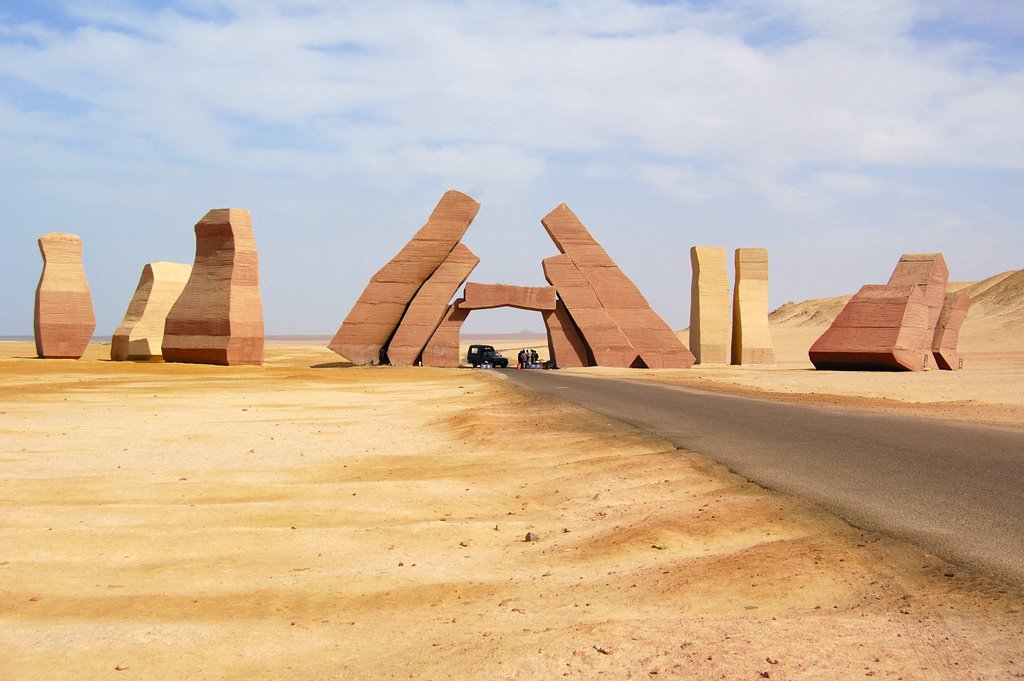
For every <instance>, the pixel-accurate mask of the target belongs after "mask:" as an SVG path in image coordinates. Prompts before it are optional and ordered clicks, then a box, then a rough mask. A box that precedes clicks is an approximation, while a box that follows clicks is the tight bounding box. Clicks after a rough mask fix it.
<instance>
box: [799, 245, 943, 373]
mask: <svg viewBox="0 0 1024 681" xmlns="http://www.w3.org/2000/svg"><path fill="white" fill-rule="evenodd" d="M948 278H949V270H948V269H947V268H946V260H945V258H943V257H942V254H941V253H907V254H904V255H903V256H901V257H900V261H899V263H897V265H896V269H895V270H893V273H892V276H891V277H889V283H888V284H887V285H885V286H865V287H863V288H862V289H861V290H860V292H858V293H857V295H855V296H854V297H853V298H852V299H851V300H850V302H849V303H847V305H846V307H845V308H844V309H843V311H842V312H840V313H839V316H838V317H836V320H835V321H834V322H833V323H832V326H830V327H829V328H828V329H827V330H826V331H825V333H824V334H822V336H821V338H819V339H818V340H817V341H815V342H814V345H812V346H811V350H810V353H809V354H810V357H811V362H812V363H813V364H814V366H815V367H817V368H819V369H876V370H886V369H889V370H905V371H921V370H922V369H924V368H925V367H927V366H928V365H929V358H931V357H932V356H933V341H934V339H935V328H936V324H937V322H938V320H939V315H940V314H941V312H942V307H943V303H944V302H945V297H946V296H945V292H946V282H947V279H948ZM954 343H955V341H954Z"/></svg>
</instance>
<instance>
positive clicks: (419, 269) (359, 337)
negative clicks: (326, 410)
mask: <svg viewBox="0 0 1024 681" xmlns="http://www.w3.org/2000/svg"><path fill="white" fill-rule="evenodd" d="M479 210H480V204H479V203H477V202H476V201H474V200H473V199H471V198H470V197H468V196H466V195H465V194H463V193H461V192H457V191H449V192H446V193H445V195H444V196H442V197H441V200H440V201H439V202H438V203H437V206H436V207H435V208H434V211H433V212H432V213H431V214H430V217H429V218H428V219H427V223H426V224H425V225H423V227H421V228H420V229H419V231H417V232H416V234H415V235H413V237H412V239H411V240H410V241H409V243H408V244H406V245H405V247H404V248H402V250H401V251H399V252H398V254H397V255H396V256H395V257H394V258H392V259H391V260H390V261H389V262H388V263H387V264H386V265H384V267H382V268H381V269H380V270H378V272H377V273H376V274H375V275H374V276H373V277H372V278H371V279H370V283H369V284H367V286H366V288H365V289H364V290H363V293H362V295H360V296H359V300H357V301H356V304H355V305H354V306H353V308H352V310H351V311H350V312H349V313H348V316H347V317H345V321H344V322H342V324H341V327H340V328H339V329H338V332H337V333H336V334H335V335H334V338H333V339H332V340H331V342H330V344H328V346H327V347H329V348H330V349H331V350H333V351H334V352H336V353H338V354H339V355H341V356H342V357H344V358H346V359H347V360H349V361H350V362H353V363H354V364H374V363H376V362H378V361H379V360H380V355H381V349H382V348H384V345H385V343H387V341H388V339H389V338H391V335H392V333H394V331H395V329H396V328H397V327H398V324H399V322H400V321H401V319H402V315H404V314H405V310H406V307H407V306H408V305H409V303H410V301H412V299H413V297H414V296H415V295H416V292H417V291H418V290H419V289H420V286H422V285H423V282H425V281H426V280H427V279H428V278H430V275H431V274H433V273H434V270H436V269H437V268H438V267H439V266H440V265H441V263H442V262H444V260H445V258H447V257H448V254H449V253H451V252H452V249H453V248H455V244H457V243H459V241H460V240H461V239H462V237H463V235H464V234H465V233H466V230H467V229H469V225H470V223H472V222H473V218H475V217H476V214H477V211H479Z"/></svg>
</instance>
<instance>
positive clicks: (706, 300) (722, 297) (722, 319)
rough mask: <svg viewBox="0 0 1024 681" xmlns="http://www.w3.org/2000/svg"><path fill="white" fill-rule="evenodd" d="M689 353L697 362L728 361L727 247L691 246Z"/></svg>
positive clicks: (723, 362)
mask: <svg viewBox="0 0 1024 681" xmlns="http://www.w3.org/2000/svg"><path fill="white" fill-rule="evenodd" d="M690 265H691V267H692V270H693V278H692V279H691V283H690V352H692V353H693V356H694V358H695V359H696V360H697V363H698V364H728V363H729V345H730V340H731V339H730V336H729V274H728V272H727V271H726V265H725V249H724V248H719V247H717V246H694V247H693V248H691V249H690Z"/></svg>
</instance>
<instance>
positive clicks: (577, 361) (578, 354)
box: [541, 300, 590, 369]
mask: <svg viewBox="0 0 1024 681" xmlns="http://www.w3.org/2000/svg"><path fill="white" fill-rule="evenodd" d="M541 315H543V317H544V326H545V327H546V328H547V332H548V357H550V358H551V360H552V361H553V362H554V363H555V366H557V367H559V368H562V369H568V368H571V367H585V366H590V360H589V358H588V357H587V346H586V344H585V343H584V342H583V339H582V338H580V334H579V332H578V331H577V330H576V325H575V324H574V323H573V321H572V317H570V316H569V311H568V310H567V309H566V308H565V304H564V303H562V301H560V300H559V301H556V302H555V309H554V310H545V311H544V312H542V313H541Z"/></svg>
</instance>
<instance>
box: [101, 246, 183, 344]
mask: <svg viewBox="0 0 1024 681" xmlns="http://www.w3.org/2000/svg"><path fill="white" fill-rule="evenodd" d="M191 272H192V266H191V265H183V264H181V263H176V262H151V263H146V265H145V266H144V267H143V268H142V276H141V277H139V284H138V286H136V287H135V295H133V296H132V300H131V302H130V303H128V310H127V312H125V314H124V319H122V320H121V324H120V325H119V326H118V327H117V330H115V331H114V336H113V338H111V342H110V359H112V360H125V359H136V360H150V359H160V357H161V356H162V354H163V350H162V349H161V346H162V344H163V340H164V323H165V322H166V320H167V314H168V313H169V312H170V311H171V307H172V306H173V305H174V303H175V302H176V301H177V300H178V296H179V295H181V291H182V289H183V288H185V283H186V282H187V281H188V277H189V274H191Z"/></svg>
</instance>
